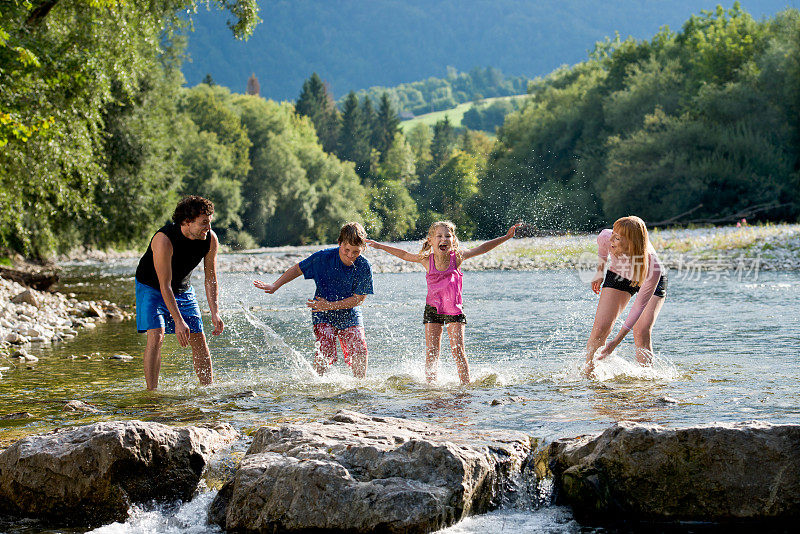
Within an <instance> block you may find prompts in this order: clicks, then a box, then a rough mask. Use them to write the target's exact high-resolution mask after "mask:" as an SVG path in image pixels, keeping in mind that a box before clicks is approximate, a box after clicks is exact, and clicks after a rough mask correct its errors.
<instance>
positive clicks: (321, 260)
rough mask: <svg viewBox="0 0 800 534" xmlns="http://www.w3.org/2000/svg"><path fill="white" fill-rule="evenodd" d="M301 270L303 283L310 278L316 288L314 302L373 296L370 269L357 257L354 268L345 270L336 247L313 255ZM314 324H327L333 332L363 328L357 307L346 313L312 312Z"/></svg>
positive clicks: (347, 310)
mask: <svg viewBox="0 0 800 534" xmlns="http://www.w3.org/2000/svg"><path fill="white" fill-rule="evenodd" d="M300 270H301V271H303V276H304V277H305V278H306V279H309V278H313V279H314V282H315V283H316V284H317V290H316V292H315V293H314V298H316V297H322V298H324V299H325V300H327V301H330V302H335V301H337V300H344V299H346V298H349V297H352V296H353V295H372V293H373V291H372V267H370V265H369V261H367V258H365V257H364V256H359V257H358V258H356V261H355V262H353V265H351V266H349V267H348V266H347V265H345V264H344V263H342V260H341V259H340V258H339V247H334V248H326V249H324V250H320V251H319V252H315V253H314V254H312V255H311V256H309V257H308V258H306V259H304V260H303V261H301V262H300ZM311 319H312V321H313V323H314V324H321V323H328V324H330V325H332V326H334V327H335V328H339V329H344V328H349V327H351V326H363V325H364V322H363V320H362V319H361V310H360V309H359V306H356V307H355V308H348V309H345V310H331V311H324V312H312V313H311Z"/></svg>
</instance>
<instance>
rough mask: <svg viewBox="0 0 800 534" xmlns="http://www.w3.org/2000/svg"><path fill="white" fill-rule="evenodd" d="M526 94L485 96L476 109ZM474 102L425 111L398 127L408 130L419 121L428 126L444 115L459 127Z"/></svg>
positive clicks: (454, 125)
mask: <svg viewBox="0 0 800 534" xmlns="http://www.w3.org/2000/svg"><path fill="white" fill-rule="evenodd" d="M525 96H526V95H515V96H498V97H495V98H486V99H484V100H482V101H481V103H480V105H479V106H478V108H477V109H482V108H485V107H486V106H491V105H492V104H495V103H499V102H509V103H512V102H515V101H516V102H520V101H521V100H520V99H522V98H525ZM473 106H474V104H473V103H472V102H465V103H464V104H459V105H457V106H456V107H454V108H451V109H445V110H442V111H434V112H433V113H425V114H424V115H418V116H416V117H414V118H413V119H410V120H407V121H403V122H401V123H400V127H401V128H402V129H403V132H408V131H410V130H411V129H412V128H413V127H414V126H416V125H417V124H419V123H422V124H427V125H428V126H433V125H434V124H436V123H437V122H439V121H441V120H444V118H445V117H447V119H448V120H449V121H450V124H452V125H453V127H454V128H460V127H461V126H463V124H462V121H463V120H464V114H465V113H467V112H468V111H469V110H470V109H472V107H473ZM513 109H516V106H513V105H511V106H510V108H509V112H510V111H511V110H513ZM500 124H502V122H499V123H498V124H497V125H498V126H499V125H500ZM471 129H473V130H481V129H484V128H475V127H471ZM485 130H486V131H488V132H489V133H494V128H493V127H492V128H485Z"/></svg>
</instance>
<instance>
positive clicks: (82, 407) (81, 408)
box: [64, 400, 100, 413]
mask: <svg viewBox="0 0 800 534" xmlns="http://www.w3.org/2000/svg"><path fill="white" fill-rule="evenodd" d="M64 411H65V412H87V413H100V410H98V409H97V408H95V407H94V406H92V405H91V404H87V403H85V402H83V401H79V400H71V401H69V402H68V403H66V404H65V405H64Z"/></svg>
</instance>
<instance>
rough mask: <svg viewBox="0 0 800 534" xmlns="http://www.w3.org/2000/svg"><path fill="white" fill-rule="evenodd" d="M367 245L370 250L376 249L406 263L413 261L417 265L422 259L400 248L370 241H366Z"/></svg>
mask: <svg viewBox="0 0 800 534" xmlns="http://www.w3.org/2000/svg"><path fill="white" fill-rule="evenodd" d="M367 245H369V246H371V247H372V248H377V249H378V250H383V251H384V252H388V253H389V254H391V255H392V256H397V257H398V258H400V259H401V260H406V261H415V262H417V263H419V262H420V261H422V258H421V257H420V255H419V254H414V253H412V252H409V251H407V250H403V249H402V248H397V247H392V246H389V245H384V244H383V243H378V242H377V241H374V240H372V239H367Z"/></svg>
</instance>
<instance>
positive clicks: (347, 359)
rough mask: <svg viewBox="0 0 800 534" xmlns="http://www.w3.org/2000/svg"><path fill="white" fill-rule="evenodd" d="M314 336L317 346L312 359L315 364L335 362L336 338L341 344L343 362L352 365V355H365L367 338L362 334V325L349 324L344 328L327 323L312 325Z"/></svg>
mask: <svg viewBox="0 0 800 534" xmlns="http://www.w3.org/2000/svg"><path fill="white" fill-rule="evenodd" d="M314 337H316V338H317V346H316V351H315V355H314V361H315V362H316V363H317V364H320V365H323V366H327V365H332V364H334V363H336V359H337V358H336V338H337V337H338V338H339V343H341V344H342V353H343V354H344V363H346V364H347V365H349V366H351V367H352V365H353V359H352V357H353V356H354V355H361V354H363V355H364V356H366V355H367V338H366V336H365V334H364V327H363V326H351V327H349V328H345V329H344V330H339V329H338V328H336V327H334V326H333V325H331V324H329V323H320V324H315V325H314Z"/></svg>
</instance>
